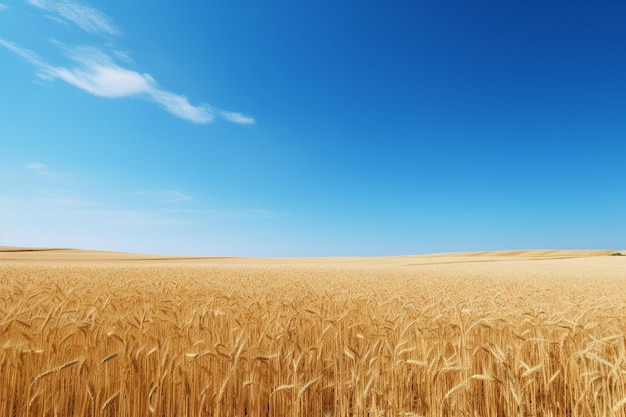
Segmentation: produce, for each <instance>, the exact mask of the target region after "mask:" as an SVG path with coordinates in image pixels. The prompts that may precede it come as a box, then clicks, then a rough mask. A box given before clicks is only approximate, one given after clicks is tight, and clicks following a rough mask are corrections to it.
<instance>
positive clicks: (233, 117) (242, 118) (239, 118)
mask: <svg viewBox="0 0 626 417" xmlns="http://www.w3.org/2000/svg"><path fill="white" fill-rule="evenodd" d="M220 116H222V117H223V118H224V119H226V120H228V121H229V122H232V123H236V124H238V125H253V124H256V121H255V120H254V119H253V118H252V117H250V116H246V115H243V114H241V113H236V112H232V111H225V110H222V111H220Z"/></svg>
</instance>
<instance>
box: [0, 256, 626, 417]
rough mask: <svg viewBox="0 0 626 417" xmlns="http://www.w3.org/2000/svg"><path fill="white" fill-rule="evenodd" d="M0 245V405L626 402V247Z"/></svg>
mask: <svg viewBox="0 0 626 417" xmlns="http://www.w3.org/2000/svg"><path fill="white" fill-rule="evenodd" d="M612 253H613V252H612V251H511V252H475V253H460V254H440V255H428V256H426V255H425V256H401V257H381V258H326V259H253V258H180V257H168V256H152V255H134V254H123V253H112V252H95V251H77V250H58V249H37V250H25V249H23V248H9V247H0V416H16V417H21V416H57V415H58V416H124V417H126V416H129V417H130V416H133V417H135V416H142V417H143V416H158V417H162V416H163V417H182V416H214V417H218V416H220V417H221V416H251V417H252V416H259V417H260V416H281V417H282V416H290V417H293V416H315V417H321V416H429V417H430V416H481V417H484V416H494V417H495V416H546V417H547V416H554V417H556V416H626V257H620V256H609V255H611V254H612Z"/></svg>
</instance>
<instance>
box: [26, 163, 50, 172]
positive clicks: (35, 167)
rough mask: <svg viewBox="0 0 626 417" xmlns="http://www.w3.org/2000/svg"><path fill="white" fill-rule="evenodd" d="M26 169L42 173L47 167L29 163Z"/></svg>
mask: <svg viewBox="0 0 626 417" xmlns="http://www.w3.org/2000/svg"><path fill="white" fill-rule="evenodd" d="M26 168H28V169H32V170H33V171H44V170H46V169H47V168H48V167H47V166H45V165H44V164H41V163H39V162H31V163H28V164H26Z"/></svg>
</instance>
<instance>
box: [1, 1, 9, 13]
mask: <svg viewBox="0 0 626 417" xmlns="http://www.w3.org/2000/svg"><path fill="white" fill-rule="evenodd" d="M6 9H8V7H7V5H6V4H2V3H0V12H1V11H3V10H6Z"/></svg>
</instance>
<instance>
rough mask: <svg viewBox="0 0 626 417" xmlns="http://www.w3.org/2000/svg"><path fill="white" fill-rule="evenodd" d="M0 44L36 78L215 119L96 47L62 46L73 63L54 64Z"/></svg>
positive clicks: (193, 118) (192, 119)
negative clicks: (28, 66) (31, 68)
mask: <svg viewBox="0 0 626 417" xmlns="http://www.w3.org/2000/svg"><path fill="white" fill-rule="evenodd" d="M0 45H2V46H4V47H5V48H7V49H9V50H10V51H13V52H14V53H16V54H17V55H19V56H21V57H22V58H24V59H25V60H27V61H28V62H30V63H31V64H33V65H35V66H36V67H37V70H38V76H39V77H40V78H43V79H48V80H50V79H60V80H63V81H65V82H67V83H68V84H71V85H73V86H74V87H77V88H80V89H81V90H83V91H85V92H87V93H89V94H92V95H95V96H99V97H107V98H122V97H137V98H140V99H143V100H147V101H151V102H153V103H156V104H158V105H159V106H161V107H162V108H163V109H165V110H166V111H168V112H169V113H171V114H173V115H175V116H177V117H180V118H181V119H185V120H188V121H190V122H193V123H209V122H211V121H213V120H214V118H215V112H214V110H213V108H212V107H211V106H209V105H207V104H200V105H198V106H194V105H192V104H191V103H189V100H188V99H187V97H185V96H183V95H179V94H175V93H172V92H170V91H167V90H165V89H163V88H161V87H160V86H159V85H158V84H157V82H156V81H155V80H154V78H152V76H150V74H140V73H138V72H136V71H133V70H129V69H126V68H123V67H121V66H119V65H118V64H117V63H115V61H114V60H113V58H111V57H110V56H109V55H107V54H105V53H104V52H102V51H100V50H98V49H95V48H92V47H81V48H63V49H64V51H65V52H66V54H67V55H68V57H69V58H70V59H71V60H72V61H73V62H74V63H75V64H76V65H75V66H71V67H56V66H53V65H50V64H48V63H46V62H44V61H42V60H41V59H40V58H39V57H38V56H37V54H35V53H34V52H33V51H31V50H29V49H26V48H22V47H20V46H18V45H16V44H14V43H12V42H9V41H6V40H3V39H1V38H0Z"/></svg>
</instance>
